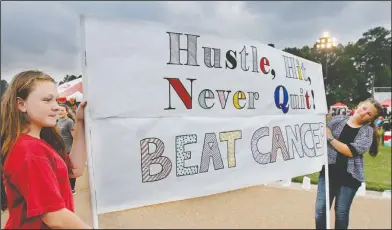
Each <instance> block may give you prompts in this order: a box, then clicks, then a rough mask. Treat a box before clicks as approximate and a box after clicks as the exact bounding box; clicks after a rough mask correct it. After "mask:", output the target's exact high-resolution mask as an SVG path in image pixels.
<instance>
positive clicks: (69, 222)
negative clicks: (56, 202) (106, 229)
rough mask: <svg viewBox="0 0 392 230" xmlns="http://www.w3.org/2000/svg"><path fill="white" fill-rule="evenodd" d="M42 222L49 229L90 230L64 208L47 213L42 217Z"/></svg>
mask: <svg viewBox="0 0 392 230" xmlns="http://www.w3.org/2000/svg"><path fill="white" fill-rule="evenodd" d="M42 220H43V221H44V222H45V224H46V225H48V226H49V227H50V228H52V229H54V228H61V229H92V227H91V226H89V225H87V224H85V223H84V222H83V221H82V220H81V219H80V218H79V217H78V216H76V215H75V213H73V212H71V211H69V210H68V209H66V208H63V209H60V210H58V211H55V212H48V213H45V214H44V215H42Z"/></svg>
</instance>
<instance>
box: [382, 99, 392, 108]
mask: <svg viewBox="0 0 392 230" xmlns="http://www.w3.org/2000/svg"><path fill="white" fill-rule="evenodd" d="M381 106H382V107H391V98H387V99H385V100H384V101H382V102H381Z"/></svg>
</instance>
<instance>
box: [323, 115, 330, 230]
mask: <svg viewBox="0 0 392 230" xmlns="http://www.w3.org/2000/svg"><path fill="white" fill-rule="evenodd" d="M327 128H328V127H327V121H326V122H325V133H324V137H325V138H324V154H325V156H324V157H325V158H324V159H325V164H324V169H325V203H326V205H325V209H326V210H325V211H326V212H325V214H326V220H325V221H326V228H327V229H331V227H330V224H331V222H330V207H329V167H328V140H327Z"/></svg>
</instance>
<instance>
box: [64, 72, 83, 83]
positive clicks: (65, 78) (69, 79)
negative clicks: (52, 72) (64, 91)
mask: <svg viewBox="0 0 392 230" xmlns="http://www.w3.org/2000/svg"><path fill="white" fill-rule="evenodd" d="M81 77H82V75H79V76H76V75H73V74H72V75H68V74H67V75H66V76H65V77H64V78H63V80H61V81H60V83H59V85H61V84H64V83H65V82H69V81H73V80H75V79H78V78H81Z"/></svg>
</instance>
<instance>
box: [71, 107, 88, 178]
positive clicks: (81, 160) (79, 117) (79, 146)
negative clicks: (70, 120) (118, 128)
mask: <svg viewBox="0 0 392 230" xmlns="http://www.w3.org/2000/svg"><path fill="white" fill-rule="evenodd" d="M86 105H87V102H83V103H80V105H79V107H78V109H77V110H76V119H75V120H76V121H75V131H74V136H73V143H72V149H71V153H70V154H69V159H70V162H71V165H72V172H73V176H74V177H80V176H82V175H83V172H84V167H85V166H86V159H87V155H86V139H85V127H84V108H85V107H86Z"/></svg>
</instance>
